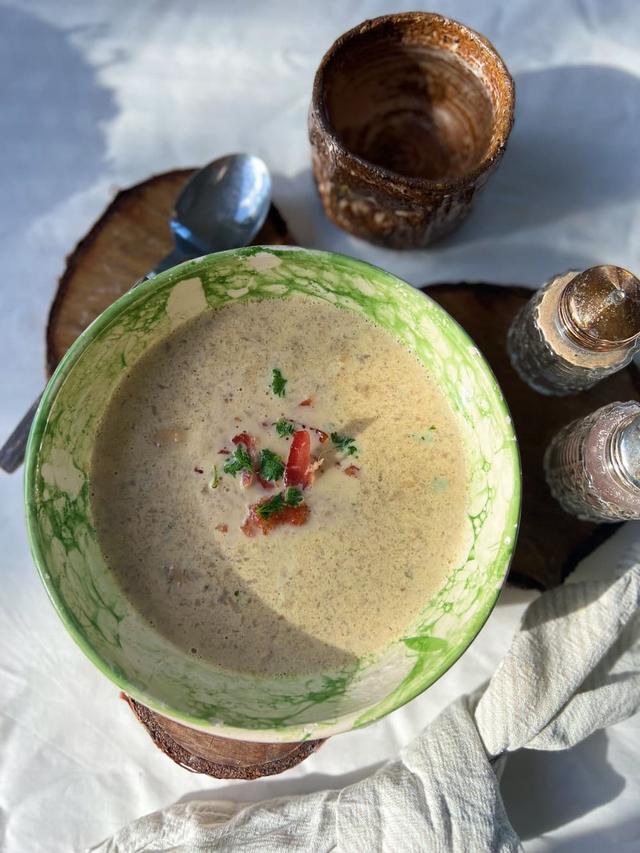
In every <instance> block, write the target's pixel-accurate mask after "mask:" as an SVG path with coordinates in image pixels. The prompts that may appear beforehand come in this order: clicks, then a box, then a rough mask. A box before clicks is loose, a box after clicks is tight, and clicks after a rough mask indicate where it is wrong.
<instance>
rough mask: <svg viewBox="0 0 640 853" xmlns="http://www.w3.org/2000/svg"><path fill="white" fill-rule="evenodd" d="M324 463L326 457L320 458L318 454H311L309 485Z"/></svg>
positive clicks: (308, 474)
mask: <svg viewBox="0 0 640 853" xmlns="http://www.w3.org/2000/svg"><path fill="white" fill-rule="evenodd" d="M323 464H324V459H318V457H317V456H313V455H312V456H311V457H310V461H309V467H308V468H307V486H310V485H311V484H312V483H313V481H314V480H315V478H316V471H317V470H318V469H319V468H321V467H322V466H323Z"/></svg>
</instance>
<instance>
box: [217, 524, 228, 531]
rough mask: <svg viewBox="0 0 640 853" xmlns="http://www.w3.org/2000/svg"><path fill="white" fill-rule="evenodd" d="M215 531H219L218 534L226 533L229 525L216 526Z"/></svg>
mask: <svg viewBox="0 0 640 853" xmlns="http://www.w3.org/2000/svg"><path fill="white" fill-rule="evenodd" d="M216 530H219V531H220V533H228V532H229V525H228V524H216Z"/></svg>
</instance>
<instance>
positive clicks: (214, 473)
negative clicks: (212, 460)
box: [209, 465, 220, 489]
mask: <svg viewBox="0 0 640 853" xmlns="http://www.w3.org/2000/svg"><path fill="white" fill-rule="evenodd" d="M219 483H220V475H219V474H218V466H217V465H214V466H213V468H212V469H211V477H210V478H209V488H210V489H217V488H218V485H219Z"/></svg>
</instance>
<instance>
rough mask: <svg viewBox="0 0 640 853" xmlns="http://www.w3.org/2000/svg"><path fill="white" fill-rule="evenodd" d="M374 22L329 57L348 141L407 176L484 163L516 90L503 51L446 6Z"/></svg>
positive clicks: (340, 125)
mask: <svg viewBox="0 0 640 853" xmlns="http://www.w3.org/2000/svg"><path fill="white" fill-rule="evenodd" d="M369 23H370V26H367V27H364V26H363V27H361V28H356V30H352V31H351V32H350V33H347V34H346V35H345V36H343V37H342V38H341V39H339V40H338V42H336V44H335V45H334V47H333V48H332V50H331V51H330V52H329V54H328V56H327V58H326V60H325V65H324V70H323V92H324V103H325V109H326V114H327V118H328V121H329V123H330V125H331V127H332V129H333V131H334V133H335V135H336V136H337V137H338V139H339V140H340V142H341V143H342V145H343V146H344V147H345V148H346V149H347V150H349V151H350V152H351V153H353V154H355V155H357V156H358V157H360V158H361V159H363V160H366V161H368V162H370V163H372V164H374V165H376V166H379V167H382V168H383V169H385V170H387V171H390V172H393V173H396V174H399V175H402V176H404V177H410V178H422V179H426V180H429V181H436V182H441V181H450V180H455V179H460V178H463V177H464V176H465V175H467V174H471V173H473V172H474V171H475V170H477V169H479V168H480V167H481V166H482V164H483V162H484V161H485V160H486V159H487V158H489V157H490V156H491V153H492V150H493V149H494V147H495V141H496V137H497V136H500V133H499V132H498V131H499V128H498V127H497V124H498V123H499V122H498V116H499V115H500V113H501V112H502V111H504V106H505V104H504V101H505V99H506V98H508V97H510V96H511V90H510V86H508V85H507V86H505V85H503V80H506V81H508V74H507V72H506V69H505V68H504V65H503V64H502V61H501V60H500V57H499V56H498V55H497V54H496V53H495V51H493V49H492V48H491V46H490V45H489V43H488V42H486V41H485V40H484V39H482V38H481V37H480V36H478V35H477V34H476V33H474V32H473V31H471V30H469V29H467V28H466V27H464V26H462V25H461V24H458V23H457V22H455V21H450V20H448V19H446V18H442V17H441V16H439V15H429V14H420V13H411V14H409V15H394V16H388V17H386V18H381V19H377V20H376V21H373V22H369Z"/></svg>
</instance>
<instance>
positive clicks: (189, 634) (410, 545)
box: [92, 297, 467, 676]
mask: <svg viewBox="0 0 640 853" xmlns="http://www.w3.org/2000/svg"><path fill="white" fill-rule="evenodd" d="M466 492H467V477H466V467H465V458H464V453H463V449H462V442H461V440H460V434H459V429H458V425H457V421H456V417H455V416H454V414H453V412H452V410H451V408H450V406H449V403H448V401H447V400H446V398H445V396H444V394H443V393H442V392H441V391H440V389H439V387H438V385H437V384H436V382H435V381H434V379H433V378H432V377H431V376H430V374H429V371H428V370H427V369H426V368H425V367H424V366H423V365H422V364H421V363H420V362H419V361H418V360H417V359H416V358H415V356H414V355H413V354H412V353H411V352H410V351H409V350H408V349H406V348H405V347H404V346H403V345H401V344H400V343H399V342H398V341H396V340H395V339H394V338H393V337H392V336H391V335H390V334H389V333H388V332H387V331H385V330H384V329H382V328H380V327H378V326H376V325H374V324H372V323H370V322H369V321H368V320H366V319H365V318H364V317H362V316H361V315H358V314H354V313H351V312H349V311H346V310H341V309H338V308H336V307H334V306H332V305H331V304H330V303H328V302H325V301H323V300H320V299H315V298H311V297H294V298H291V299H287V300H279V299H274V300H264V301H242V302H236V303H233V304H230V305H228V306H225V307H224V308H221V309H219V310H216V311H210V312H206V313H203V314H202V315H200V316H198V317H197V318H195V319H194V320H191V321H190V322H188V323H186V324H184V325H183V326H181V327H180V328H178V330H177V331H175V332H174V333H173V334H172V335H170V336H169V337H167V338H166V339H165V340H163V341H161V342H159V343H158V344H156V345H155V346H154V347H153V348H151V349H150V350H149V351H148V352H147V353H146V354H145V355H144V356H143V358H142V359H140V360H139V361H138V362H137V363H136V364H135V365H134V366H133V368H131V369H130V370H129V371H128V372H127V373H126V374H125V375H124V378H123V380H122V382H121V383H120V384H119V386H118V387H117V389H116V391H115V393H114V395H113V398H112V399H111V401H110V403H109V406H108V408H107V412H106V415H105V417H104V420H103V422H102V425H101V427H100V431H99V435H98V440H97V442H96V447H95V452H94V458H93V467H92V506H93V515H94V518H95V523H96V526H97V531H98V536H99V541H100V543H101V547H102V550H103V553H104V556H105V559H106V561H107V563H108V565H109V566H110V568H111V570H112V571H113V572H114V574H115V575H116V577H117V578H118V581H119V583H120V584H121V585H122V588H123V590H124V592H125V594H126V596H127V597H128V599H129V600H130V602H131V603H132V604H133V606H134V607H136V608H137V609H138V610H139V611H140V612H141V613H142V614H143V616H144V617H145V619H147V620H148V621H149V622H150V623H151V624H152V625H153V626H154V627H155V629H156V630H158V631H160V632H161V633H162V634H164V635H165V636H166V637H167V638H168V639H169V640H171V641H172V642H173V643H175V644H176V645H177V646H179V647H181V648H183V649H184V650H185V651H187V652H188V653H189V654H192V655H197V656H200V657H201V658H203V659H205V660H207V661H209V662H211V663H213V664H214V665H217V666H220V667H224V668H225V669H230V670H233V671H237V672H242V673H251V674H255V675H265V676H279V675H281V676H287V675H300V674H305V673H314V672H329V671H335V670H339V669H340V668H343V667H345V666H348V665H350V664H353V663H355V662H356V661H357V660H358V659H359V658H361V657H362V656H368V655H375V654H376V653H377V652H380V651H381V650H382V649H384V648H385V647H386V646H387V645H388V644H389V643H390V642H392V641H393V640H394V639H397V638H399V637H402V636H403V635H405V634H406V633H407V632H408V631H409V630H410V627H411V623H412V622H414V621H415V619H416V618H417V617H418V615H419V613H420V610H421V608H422V607H423V606H424V605H425V604H426V602H427V601H428V600H429V599H430V598H431V597H432V596H433V595H434V594H435V593H436V592H437V590H438V589H439V587H440V586H441V585H442V583H443V581H444V579H445V578H446V576H447V574H448V573H449V572H450V571H451V570H452V569H453V568H455V566H456V565H458V564H459V563H460V562H461V561H462V560H463V559H464V554H463V547H464V541H463V540H464V535H463V531H464V526H465V521H466V505H467V494H466Z"/></svg>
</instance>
